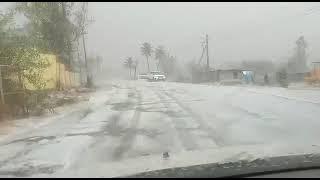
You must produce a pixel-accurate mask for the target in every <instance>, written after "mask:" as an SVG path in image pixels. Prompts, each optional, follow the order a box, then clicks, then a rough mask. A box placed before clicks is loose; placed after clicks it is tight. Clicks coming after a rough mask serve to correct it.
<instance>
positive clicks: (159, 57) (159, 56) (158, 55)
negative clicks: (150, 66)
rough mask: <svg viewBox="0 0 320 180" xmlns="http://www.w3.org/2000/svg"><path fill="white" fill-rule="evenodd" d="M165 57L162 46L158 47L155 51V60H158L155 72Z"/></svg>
mask: <svg viewBox="0 0 320 180" xmlns="http://www.w3.org/2000/svg"><path fill="white" fill-rule="evenodd" d="M165 56H166V51H165V50H164V47H163V46H158V47H157V49H156V50H155V59H156V60H158V64H157V70H159V66H160V63H161V62H162V61H163V59H164V58H165Z"/></svg>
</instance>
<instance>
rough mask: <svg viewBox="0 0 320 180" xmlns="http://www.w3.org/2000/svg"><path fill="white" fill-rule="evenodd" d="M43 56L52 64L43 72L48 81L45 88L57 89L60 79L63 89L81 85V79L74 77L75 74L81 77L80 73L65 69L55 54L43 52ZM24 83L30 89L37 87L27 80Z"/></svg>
mask: <svg viewBox="0 0 320 180" xmlns="http://www.w3.org/2000/svg"><path fill="white" fill-rule="evenodd" d="M41 58H46V59H47V61H48V62H49V64H50V65H49V67H48V68H46V69H45V70H44V72H43V79H44V80H45V81H46V86H45V88H44V89H57V88H58V87H57V85H58V81H59V79H60V83H61V88H62V89H68V88H71V87H77V86H79V85H80V79H79V78H73V77H74V76H76V77H80V75H79V73H76V72H70V71H67V70H65V66H64V64H62V63H59V62H58V60H57V57H56V56H55V55H51V54H41ZM59 74H60V75H59ZM24 84H25V86H26V88H27V89H29V90H35V89H36V88H35V87H34V86H33V85H32V84H30V83H29V82H28V81H27V80H25V81H24Z"/></svg>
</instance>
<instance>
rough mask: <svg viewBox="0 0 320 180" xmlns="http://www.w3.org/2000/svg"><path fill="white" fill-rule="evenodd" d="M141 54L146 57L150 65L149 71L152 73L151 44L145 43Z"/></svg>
mask: <svg viewBox="0 0 320 180" xmlns="http://www.w3.org/2000/svg"><path fill="white" fill-rule="evenodd" d="M141 53H142V55H143V56H145V57H146V59H147V64H148V71H149V72H150V66H149V57H150V56H151V53H152V46H151V44H150V43H147V42H145V43H143V44H142V47H141Z"/></svg>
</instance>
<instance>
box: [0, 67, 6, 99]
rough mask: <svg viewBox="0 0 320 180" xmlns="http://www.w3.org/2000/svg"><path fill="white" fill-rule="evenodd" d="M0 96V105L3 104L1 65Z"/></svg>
mask: <svg viewBox="0 0 320 180" xmlns="http://www.w3.org/2000/svg"><path fill="white" fill-rule="evenodd" d="M0 95H1V103H2V104H4V103H5V101H4V94H3V87H2V76H1V65H0Z"/></svg>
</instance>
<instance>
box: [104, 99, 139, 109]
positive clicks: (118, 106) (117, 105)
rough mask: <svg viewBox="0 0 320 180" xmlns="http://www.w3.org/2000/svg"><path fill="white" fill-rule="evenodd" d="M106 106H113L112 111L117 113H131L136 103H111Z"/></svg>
mask: <svg viewBox="0 0 320 180" xmlns="http://www.w3.org/2000/svg"><path fill="white" fill-rule="evenodd" d="M106 105H111V106H112V107H111V109H112V110H115V111H129V110H133V109H134V108H135V107H134V103H133V102H132V101H127V102H120V103H110V104H106Z"/></svg>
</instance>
